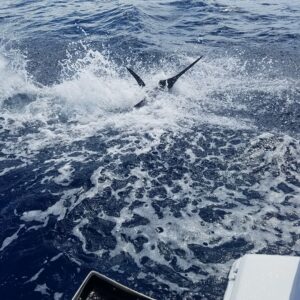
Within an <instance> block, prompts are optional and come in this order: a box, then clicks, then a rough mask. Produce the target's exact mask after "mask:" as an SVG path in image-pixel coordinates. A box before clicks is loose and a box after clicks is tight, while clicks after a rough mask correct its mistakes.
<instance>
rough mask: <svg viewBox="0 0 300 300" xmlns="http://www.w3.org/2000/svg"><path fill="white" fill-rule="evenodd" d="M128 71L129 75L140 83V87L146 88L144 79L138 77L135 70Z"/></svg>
mask: <svg viewBox="0 0 300 300" xmlns="http://www.w3.org/2000/svg"><path fill="white" fill-rule="evenodd" d="M127 70H128V71H129V73H130V74H131V75H132V76H133V77H134V79H135V80H136V82H137V83H138V85H139V86H141V87H144V86H146V84H145V82H144V81H143V80H142V78H141V77H140V76H139V75H137V74H136V73H135V72H134V71H133V70H131V69H130V68H127Z"/></svg>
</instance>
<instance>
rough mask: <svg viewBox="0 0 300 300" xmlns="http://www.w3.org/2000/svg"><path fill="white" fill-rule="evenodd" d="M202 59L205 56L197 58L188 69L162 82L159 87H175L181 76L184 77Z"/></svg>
mask: <svg viewBox="0 0 300 300" xmlns="http://www.w3.org/2000/svg"><path fill="white" fill-rule="evenodd" d="M202 57H203V56H200V57H199V58H197V59H196V60H195V61H194V62H193V63H191V64H190V65H189V66H188V67H186V68H185V69H184V70H182V71H181V72H180V73H178V74H177V75H175V76H174V77H171V78H169V79H164V80H160V81H159V83H158V84H159V86H160V87H161V88H164V87H166V86H167V88H168V89H171V88H172V87H173V85H174V84H175V82H176V81H177V79H178V78H179V77H180V76H182V75H183V74H184V73H185V72H186V71H187V70H189V69H190V68H191V67H192V66H193V65H195V64H196V63H197V62H198V61H199V60H200V59H201V58H202Z"/></svg>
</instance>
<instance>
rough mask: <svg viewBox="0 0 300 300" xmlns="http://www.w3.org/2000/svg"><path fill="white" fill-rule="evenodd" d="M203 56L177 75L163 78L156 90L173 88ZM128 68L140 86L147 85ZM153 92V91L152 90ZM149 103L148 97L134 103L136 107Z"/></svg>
mask: <svg viewBox="0 0 300 300" xmlns="http://www.w3.org/2000/svg"><path fill="white" fill-rule="evenodd" d="M202 57H203V56H200V57H199V58H197V59H196V60H195V61H194V62H193V63H191V64H190V65H189V66H188V67H186V68H185V69H184V70H182V71H181V72H179V73H178V74H177V75H175V76H173V77H171V78H168V79H162V80H160V81H159V82H158V87H157V88H155V89H154V91H156V90H157V89H160V90H165V89H166V88H167V89H168V91H169V90H171V89H172V87H173V86H174V84H175V83H176V81H177V80H178V79H179V78H180V77H181V76H182V75H183V74H184V73H185V72H186V71H188V70H189V69H190V68H191V67H192V66H194V65H195V64H196V63H197V62H198V61H199V60H200V59H201V58H202ZM127 70H128V71H129V73H130V74H131V75H132V76H133V78H134V79H135V80H136V82H137V83H138V85H139V86H140V87H142V88H143V87H145V86H146V84H145V82H144V81H143V80H142V79H141V77H140V76H139V75H137V74H136V73H135V72H134V71H133V70H132V69H130V68H127ZM152 92H153V91H152ZM146 103H147V98H144V99H143V100H141V101H139V102H138V103H137V104H135V105H134V108H141V107H143V106H144V105H145V104H146Z"/></svg>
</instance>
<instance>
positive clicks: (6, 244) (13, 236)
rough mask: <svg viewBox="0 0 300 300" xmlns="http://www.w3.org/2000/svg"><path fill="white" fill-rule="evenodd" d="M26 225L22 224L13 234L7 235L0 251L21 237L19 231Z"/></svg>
mask: <svg viewBox="0 0 300 300" xmlns="http://www.w3.org/2000/svg"><path fill="white" fill-rule="evenodd" d="M24 226H25V225H24V224H22V225H20V227H19V229H18V230H17V231H16V232H15V233H14V234H13V235H11V236H9V237H7V238H5V239H4V241H3V242H2V246H1V248H0V251H3V250H4V249H5V248H6V247H8V246H9V245H10V244H11V243H12V242H13V241H15V240H17V239H18V237H19V232H20V230H21V229H22V228H23V227H24Z"/></svg>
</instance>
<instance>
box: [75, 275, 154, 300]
mask: <svg viewBox="0 0 300 300" xmlns="http://www.w3.org/2000/svg"><path fill="white" fill-rule="evenodd" d="M72 300H154V299H153V298H150V297H147V296H145V295H143V294H140V293H138V292H136V291H134V290H131V289H130V288H128V287H126V286H124V285H122V284H119V283H117V282H116V281H114V280H112V279H110V278H108V277H106V276H104V275H102V274H100V273H98V272H95V271H92V272H90V273H89V274H88V276H87V277H86V278H85V280H84V282H83V283H82V285H81V286H80V288H79V289H78V291H77V292H76V294H75V296H74V297H73V299H72Z"/></svg>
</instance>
